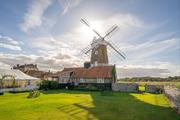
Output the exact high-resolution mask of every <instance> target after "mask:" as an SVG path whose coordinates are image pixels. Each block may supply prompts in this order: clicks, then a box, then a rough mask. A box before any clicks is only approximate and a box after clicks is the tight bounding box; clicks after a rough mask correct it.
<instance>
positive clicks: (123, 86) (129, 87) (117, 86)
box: [112, 83, 139, 92]
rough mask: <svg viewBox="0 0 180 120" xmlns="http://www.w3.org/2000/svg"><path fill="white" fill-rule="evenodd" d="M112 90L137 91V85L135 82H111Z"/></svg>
mask: <svg viewBox="0 0 180 120" xmlns="http://www.w3.org/2000/svg"><path fill="white" fill-rule="evenodd" d="M112 90H113V91H120V92H139V85H138V84H136V83H112Z"/></svg>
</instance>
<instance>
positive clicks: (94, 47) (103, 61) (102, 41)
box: [80, 19, 125, 66]
mask: <svg viewBox="0 0 180 120" xmlns="http://www.w3.org/2000/svg"><path fill="white" fill-rule="evenodd" d="M80 21H81V22H82V23H83V24H85V25H86V26H88V27H89V28H91V29H92V31H93V32H94V33H95V34H96V35H97V36H98V38H96V37H94V39H93V41H92V43H91V44H90V45H89V46H87V47H86V48H84V49H83V50H82V52H83V53H85V54H88V53H90V51H91V62H90V63H91V65H93V66H97V65H98V66H99V65H107V64H108V54H107V46H109V47H110V48H112V49H113V50H114V51H115V52H116V53H118V55H120V57H121V58H123V59H125V55H124V54H123V53H122V52H121V51H120V50H119V49H118V48H117V47H115V46H114V45H113V44H112V43H110V42H109V41H107V40H106V39H107V38H110V37H111V36H112V34H113V33H114V32H116V31H117V30H118V26H117V25H113V26H112V27H111V28H110V29H108V31H107V32H106V34H105V35H104V36H101V35H100V34H99V33H98V32H97V31H96V30H95V29H93V28H92V27H91V26H90V24H89V23H88V21H87V20H86V19H81V20H80Z"/></svg>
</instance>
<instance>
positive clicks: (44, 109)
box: [0, 90, 180, 120]
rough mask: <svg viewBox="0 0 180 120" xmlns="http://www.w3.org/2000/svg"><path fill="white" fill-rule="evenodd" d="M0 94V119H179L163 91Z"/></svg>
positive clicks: (57, 91)
mask: <svg viewBox="0 0 180 120" xmlns="http://www.w3.org/2000/svg"><path fill="white" fill-rule="evenodd" d="M27 96H28V93H17V94H10V93H5V95H3V96H0V120H180V116H178V115H177V114H176V113H175V112H174V111H173V110H172V109H171V108H170V104H169V101H168V100H167V99H166V97H165V96H164V95H163V94H148V93H144V94H135V93H118V92H117V93H113V94H109V95H108V96H101V94H100V93H99V92H79V91H65V90H56V91H49V92H47V93H44V94H43V93H42V94H41V96H40V97H38V98H33V99H27V98H26V97H27Z"/></svg>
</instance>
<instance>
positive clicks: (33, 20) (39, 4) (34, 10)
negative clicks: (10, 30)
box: [20, 0, 53, 32]
mask: <svg viewBox="0 0 180 120" xmlns="http://www.w3.org/2000/svg"><path fill="white" fill-rule="evenodd" d="M52 2H53V1H52V0H33V1H32V3H31V4H30V6H29V7H28V10H27V13H26V14H25V16H24V22H23V23H21V24H20V28H21V30H22V31H24V32H27V31H28V30H29V29H32V28H34V27H37V26H40V25H41V24H42V21H43V14H44V12H45V10H46V9H47V8H48V6H50V5H51V3H52Z"/></svg>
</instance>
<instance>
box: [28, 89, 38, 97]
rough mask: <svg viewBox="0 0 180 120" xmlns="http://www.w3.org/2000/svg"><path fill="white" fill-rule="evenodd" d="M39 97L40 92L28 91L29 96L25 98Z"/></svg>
mask: <svg viewBox="0 0 180 120" xmlns="http://www.w3.org/2000/svg"><path fill="white" fill-rule="evenodd" d="M39 96H40V92H39V91H37V90H36V91H30V92H29V95H28V96H27V98H36V97H39Z"/></svg>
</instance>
